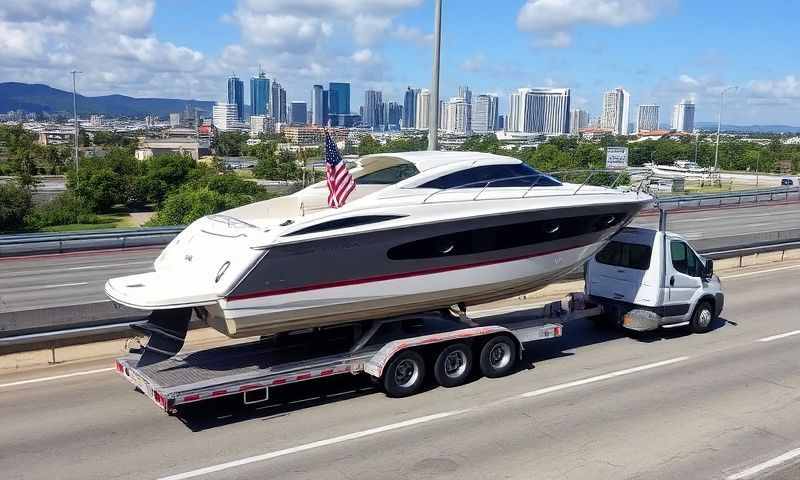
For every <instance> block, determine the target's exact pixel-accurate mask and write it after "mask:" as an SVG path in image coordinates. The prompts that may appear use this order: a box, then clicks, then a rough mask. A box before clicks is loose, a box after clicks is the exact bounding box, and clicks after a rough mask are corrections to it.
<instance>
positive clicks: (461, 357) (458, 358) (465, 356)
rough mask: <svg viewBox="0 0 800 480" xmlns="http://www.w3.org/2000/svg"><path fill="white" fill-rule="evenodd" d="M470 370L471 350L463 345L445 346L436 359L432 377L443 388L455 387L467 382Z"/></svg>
mask: <svg viewBox="0 0 800 480" xmlns="http://www.w3.org/2000/svg"><path fill="white" fill-rule="evenodd" d="M471 370H472V349H470V348H469V346H468V345H466V344H463V343H454V344H452V345H448V346H446V347H445V348H444V349H442V351H441V352H440V353H439V356H438V357H436V363H434V365H433V376H434V377H436V382H437V383H438V384H439V385H441V386H443V387H456V386H458V385H461V384H462V383H464V382H466V381H467V377H468V376H469V374H470V371H471Z"/></svg>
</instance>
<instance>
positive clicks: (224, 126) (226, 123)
mask: <svg viewBox="0 0 800 480" xmlns="http://www.w3.org/2000/svg"><path fill="white" fill-rule="evenodd" d="M237 115H238V113H237V110H236V105H235V104H233V103H217V104H216V105H214V107H213V110H212V113H211V121H212V122H213V123H214V127H215V128H216V129H217V130H221V131H223V132H225V131H228V130H232V129H233V128H235V127H237V126H238V125H237V124H238V123H239V119H238V117H237Z"/></svg>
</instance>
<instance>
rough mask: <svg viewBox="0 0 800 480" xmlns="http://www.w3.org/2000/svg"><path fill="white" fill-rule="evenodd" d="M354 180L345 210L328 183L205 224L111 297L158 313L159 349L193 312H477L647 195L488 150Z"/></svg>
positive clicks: (628, 214) (212, 317) (561, 265)
mask: <svg viewBox="0 0 800 480" xmlns="http://www.w3.org/2000/svg"><path fill="white" fill-rule="evenodd" d="M351 173H352V175H353V177H354V178H355V180H356V184H357V187H356V189H355V190H354V191H353V193H352V194H351V197H350V199H349V201H348V203H347V204H346V205H345V206H344V207H342V208H339V209H329V208H327V203H326V198H327V195H328V190H327V186H326V184H325V182H321V183H319V184H315V185H312V186H310V187H308V188H306V189H304V190H301V191H299V192H297V193H295V194H293V195H289V196H286V197H281V198H276V199H272V200H267V201H263V202H258V203H253V204H251V205H247V206H244V207H240V208H236V209H233V210H229V211H226V212H223V213H221V214H218V215H210V216H207V217H204V218H201V219H199V220H197V221H196V222H194V223H192V224H191V225H189V226H188V227H187V228H186V229H185V230H184V231H183V232H182V233H181V234H180V235H178V237H176V238H175V239H174V240H173V241H172V242H171V243H170V244H169V245H168V246H167V248H166V249H165V250H164V251H163V252H162V254H161V255H160V256H159V257H158V259H157V260H156V261H155V264H154V269H155V271H153V272H149V273H144V274H139V275H132V276H127V277H120V278H113V279H110V280H109V281H108V282H107V283H106V287H105V291H106V294H107V295H108V296H109V298H111V300H113V301H114V302H116V303H118V304H122V305H126V306H129V307H133V308H137V309H142V310H152V311H153V314H152V316H151V322H150V323H151V328H149V330H148V333H150V334H153V338H154V337H155V336H159V335H160V336H161V337H165V338H168V339H169V341H165V343H164V342H162V347H161V350H162V353H164V354H165V355H169V354H174V353H176V352H177V350H179V349H180V348H181V345H182V343H183V336H184V335H185V329H186V323H188V320H189V316H190V315H191V312H192V309H194V310H195V312H196V313H197V314H198V316H199V317H201V318H203V319H205V320H206V321H207V322H208V324H209V325H210V326H211V327H213V328H215V329H217V330H219V331H220V332H222V333H224V334H225V335H228V336H230V337H247V336H255V335H268V334H272V333H277V332H284V331H290V330H297V329H303V328H308V327H323V326H327V325H333V324H337V323H344V322H348V323H349V322H357V321H362V320H372V319H377V318H384V317H391V316H396V315H405V314H410V313H416V312H423V311H429V310H436V309H444V308H448V307H450V306H453V305H461V306H462V307H463V306H469V305H475V304H479V303H484V302H489V301H493V300H498V299H503V298H508V297H511V296H514V295H518V294H521V293H527V292H531V291H533V290H536V289H538V288H541V287H543V286H545V285H547V284H549V283H551V282H552V281H554V280H556V279H557V278H559V277H561V276H563V275H565V274H567V273H569V272H571V271H573V270H575V269H576V268H578V267H580V266H581V265H582V264H583V263H584V262H585V261H586V260H587V259H588V258H589V257H590V256H591V255H593V254H594V253H595V252H596V251H598V250H599V249H600V248H601V247H603V246H604V245H605V244H606V243H607V241H608V240H609V238H610V237H611V236H612V235H613V234H614V233H616V232H617V231H618V230H619V229H621V228H622V227H624V226H625V225H626V224H628V223H629V222H630V221H631V219H632V218H633V217H634V216H635V215H636V214H637V213H638V212H639V210H640V209H641V208H642V207H643V206H645V205H647V204H649V203H650V202H651V201H652V197H650V196H649V195H647V194H644V193H640V192H638V191H635V190H634V191H619V190H615V189H611V188H606V187H600V186H592V185H589V184H572V183H561V182H559V181H558V180H556V179H555V178H553V177H551V176H548V175H545V174H541V173H539V172H537V171H536V170H534V169H532V168H530V167H529V166H527V165H525V164H524V163H522V162H520V161H519V160H516V159H514V158H510V157H505V156H498V155H491V154H485V153H473V152H410V153H393V154H378V155H371V156H367V157H364V158H362V159H361V161H360V164H359V166H357V167H356V168H354V169H352V170H351ZM153 338H151V341H150V346H152V347H153V348H155V349H158V348H159V347H157V346H154V340H153ZM176 339H179V340H180V341H179V342H178V340H176ZM176 347H177V349H176Z"/></svg>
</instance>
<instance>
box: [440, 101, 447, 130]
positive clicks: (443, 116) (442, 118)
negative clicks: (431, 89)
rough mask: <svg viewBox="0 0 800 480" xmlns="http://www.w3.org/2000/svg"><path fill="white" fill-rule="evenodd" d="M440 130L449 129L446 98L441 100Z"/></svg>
mask: <svg viewBox="0 0 800 480" xmlns="http://www.w3.org/2000/svg"><path fill="white" fill-rule="evenodd" d="M438 113H439V130H447V110H446V109H445V105H444V100H439V110H438Z"/></svg>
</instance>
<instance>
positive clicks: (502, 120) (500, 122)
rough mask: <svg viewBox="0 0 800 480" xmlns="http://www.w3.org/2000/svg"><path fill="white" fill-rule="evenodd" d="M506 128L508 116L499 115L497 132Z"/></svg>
mask: <svg viewBox="0 0 800 480" xmlns="http://www.w3.org/2000/svg"><path fill="white" fill-rule="evenodd" d="M505 128H506V116H505V115H498V116H497V128H496V129H495V131H498V130H503V129H505Z"/></svg>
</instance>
